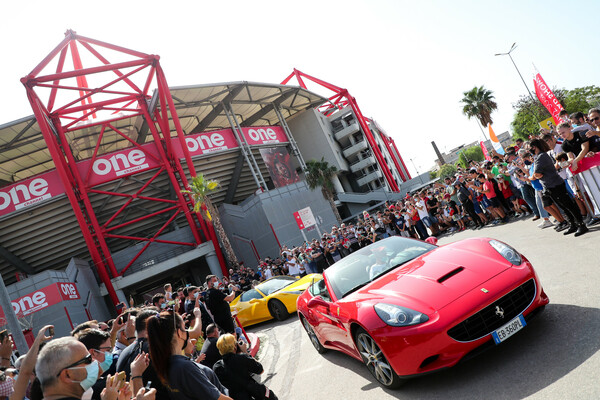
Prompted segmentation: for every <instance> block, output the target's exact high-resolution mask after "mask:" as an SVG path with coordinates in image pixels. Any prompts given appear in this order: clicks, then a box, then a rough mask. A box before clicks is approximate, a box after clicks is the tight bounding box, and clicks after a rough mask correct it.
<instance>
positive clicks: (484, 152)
mask: <svg viewBox="0 0 600 400" xmlns="http://www.w3.org/2000/svg"><path fill="white" fill-rule="evenodd" d="M479 145H480V146H481V151H482V152H483V156H484V157H485V159H486V161H490V160H491V159H492V157H490V154H489V153H488V151H487V148H486V147H485V144H483V142H479Z"/></svg>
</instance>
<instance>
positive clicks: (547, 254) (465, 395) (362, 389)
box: [249, 219, 600, 400]
mask: <svg viewBox="0 0 600 400" xmlns="http://www.w3.org/2000/svg"><path fill="white" fill-rule="evenodd" d="M536 225H537V221H536V222H533V221H531V219H526V220H517V221H513V222H511V223H509V224H506V225H502V226H494V227H486V228H484V229H482V230H478V231H470V230H467V231H464V232H460V233H456V234H454V235H452V236H447V237H443V238H441V239H440V244H444V243H450V242H453V241H457V240H460V239H464V238H468V237H474V236H484V237H493V238H496V239H500V240H502V241H505V242H507V243H509V244H511V245H512V246H513V247H515V248H516V249H517V250H519V251H520V252H521V253H523V254H524V255H525V256H526V257H527V258H528V259H529V260H530V261H531V262H532V263H533V265H534V267H535V268H536V271H537V272H538V275H539V277H540V279H541V282H542V285H543V286H544V289H545V291H546V293H547V294H548V296H549V297H550V304H549V305H548V306H547V307H546V310H545V312H544V313H542V314H541V315H540V316H539V317H538V318H536V319H535V320H533V321H532V322H531V324H530V325H529V326H528V327H527V328H526V329H524V330H522V331H521V332H519V333H517V334H516V335H515V336H513V337H512V338H510V339H509V340H507V341H506V342H504V343H503V344H501V345H500V346H498V347H495V348H493V349H491V350H489V351H487V352H485V353H484V354H482V355H480V356H479V357H476V358H474V359H472V360H469V361H467V362H464V363H462V364H459V365H458V366H456V367H454V368H451V369H448V370H445V371H442V372H439V373H436V374H432V375H428V376H424V377H420V378H417V379H412V380H410V381H408V382H407V383H406V384H405V385H404V386H403V387H401V388H400V389H399V390H396V391H388V390H385V389H382V388H381V387H380V386H379V385H378V384H377V383H376V381H375V380H374V379H373V378H372V377H371V375H370V373H369V372H368V370H367V369H366V367H365V366H364V365H363V364H362V363H360V362H359V361H357V360H355V359H354V358H351V357H349V356H346V355H344V354H342V353H339V352H336V351H329V352H328V353H326V354H324V355H320V354H318V353H317V352H316V350H315V349H314V348H313V347H312V344H311V343H310V341H309V339H308V336H307V335H306V333H305V332H304V329H303V328H302V326H301V325H300V322H299V320H298V318H297V317H296V316H294V315H292V316H290V318H289V319H287V320H286V321H282V322H267V323H263V324H261V325H258V326H256V327H253V328H250V329H249V330H250V331H252V332H255V333H257V334H258V335H259V337H260V338H261V340H262V346H261V349H260V351H259V354H258V357H259V359H260V361H261V363H262V364H263V366H264V368H265V373H264V374H263V381H264V382H265V383H266V384H267V386H269V387H270V388H271V389H272V390H273V391H274V392H275V394H276V395H277V396H278V397H279V398H280V399H281V400H287V399H307V398H318V399H334V400H337V399H361V400H362V399H365V400H366V399H388V398H389V399H394V398H397V399H523V398H531V399H544V400H548V399H560V400H565V399H600V379H599V375H600V372H599V371H600V355H599V354H598V350H599V349H600V309H599V308H598V305H599V304H600V294H599V293H600V226H597V227H594V228H592V229H591V230H590V232H589V233H588V234H585V235H583V236H581V237H579V238H575V237H573V236H572V235H570V236H567V237H565V236H563V235H562V233H557V232H555V231H554V230H552V228H549V229H544V230H540V229H539V228H537V227H536ZM599 225H600V224H599Z"/></svg>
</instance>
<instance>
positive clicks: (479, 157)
mask: <svg viewBox="0 0 600 400" xmlns="http://www.w3.org/2000/svg"><path fill="white" fill-rule="evenodd" d="M483 159H484V156H483V151H481V146H472V147H469V148H468V149H464V150H463V151H461V152H460V154H459V155H458V162H459V164H460V166H461V167H463V168H467V167H468V166H469V162H470V161H483Z"/></svg>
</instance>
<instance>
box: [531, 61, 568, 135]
mask: <svg viewBox="0 0 600 400" xmlns="http://www.w3.org/2000/svg"><path fill="white" fill-rule="evenodd" d="M533 86H534V87H535V94H536V96H537V98H538V99H539V100H540V101H541V102H542V104H543V105H544V107H546V109H547V110H548V111H549V112H550V115H552V117H554V121H555V122H556V123H560V122H561V119H560V118H559V117H558V113H559V112H561V110H562V109H563V106H562V105H561V104H560V101H558V99H557V98H556V96H554V93H552V90H550V88H549V87H548V85H546V82H545V81H544V79H543V78H542V76H541V75H540V73H539V72H538V73H537V74H536V75H535V77H534V78H533Z"/></svg>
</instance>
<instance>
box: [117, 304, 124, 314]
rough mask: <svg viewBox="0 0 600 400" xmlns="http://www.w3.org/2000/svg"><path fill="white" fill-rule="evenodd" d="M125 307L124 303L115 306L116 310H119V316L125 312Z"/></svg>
mask: <svg viewBox="0 0 600 400" xmlns="http://www.w3.org/2000/svg"><path fill="white" fill-rule="evenodd" d="M124 307H125V306H124V305H123V303H119V304H117V305H116V306H115V308H116V309H117V314H121V313H122V312H123V308H124Z"/></svg>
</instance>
